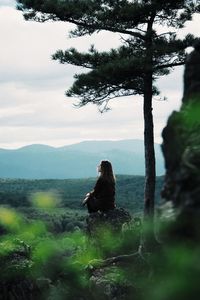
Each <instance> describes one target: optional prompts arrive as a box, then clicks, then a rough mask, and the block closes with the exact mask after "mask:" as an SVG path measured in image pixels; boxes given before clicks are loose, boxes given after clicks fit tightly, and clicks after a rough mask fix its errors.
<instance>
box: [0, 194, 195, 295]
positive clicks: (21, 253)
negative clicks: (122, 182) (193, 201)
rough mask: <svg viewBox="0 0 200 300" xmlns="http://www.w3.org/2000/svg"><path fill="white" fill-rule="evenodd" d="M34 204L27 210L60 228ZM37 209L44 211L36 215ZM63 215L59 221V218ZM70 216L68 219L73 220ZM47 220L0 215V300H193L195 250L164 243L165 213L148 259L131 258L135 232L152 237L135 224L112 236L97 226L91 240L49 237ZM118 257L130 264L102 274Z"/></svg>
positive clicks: (9, 212)
mask: <svg viewBox="0 0 200 300" xmlns="http://www.w3.org/2000/svg"><path fill="white" fill-rule="evenodd" d="M36 196H37V197H36V199H37V201H36V202H34V201H33V203H34V204H36V207H33V208H32V209H33V210H34V209H35V210H38V211H39V213H41V215H43V216H44V215H45V216H46V217H47V216H48V218H50V217H52V216H54V217H55V218H56V217H57V218H58V219H59V218H60V220H59V222H60V221H62V220H63V213H64V212H63V211H62V213H61V212H60V208H58V207H57V205H59V202H58V201H57V200H56V199H55V202H54V200H53V199H54V198H53V197H50V196H49V194H47V195H44V194H37V195H36ZM42 199H45V201H44V202H42V201H43V200H42ZM48 199H50V201H49V202H50V204H51V205H49V202H48V201H47V200H48ZM38 203H39V204H40V203H43V204H44V203H45V206H44V205H42V208H41V207H39V208H38ZM45 207H46V208H45ZM49 208H51V209H50V210H49ZM168 208H169V210H170V211H171V210H172V208H171V206H169V207H168ZM68 213H69V214H70V213H71V215H72V214H73V213H74V212H72V211H69V212H68ZM65 214H66V215H65ZM64 215H65V216H66V218H67V211H65V213H64ZM78 216H80V215H79V213H78V212H75V215H74V218H77V217H78ZM82 217H83V219H84V216H82ZM48 218H46V219H45V218H43V221H42V220H41V216H40V217H39V218H35V219H34V218H32V219H30V218H27V217H24V216H23V214H22V213H21V214H19V212H17V211H15V210H13V209H10V208H7V207H2V208H1V211H0V224H1V228H2V231H1V235H0V268H1V273H0V299H2V300H5V299H20V300H21V299H22V300H23V299H41V300H43V299H50V300H51V299H54V300H55V299H56V300H57V299H58V300H66V299H75V300H84V299H91V300H99V299H105V300H106V299H117V300H118V299H120V300H121V299H125V300H129V299H130V300H131V299H133V297H134V299H136V300H147V299H148V300H175V299H178V300H179V299H181V300H182V299H183V300H184V299H187V300H188V298H191V297H194V295H198V294H199V292H200V286H199V283H198V280H199V278H200V266H199V250H200V249H199V245H197V244H193V245H191V244H188V245H187V244H186V243H182V244H181V243H180V242H178V241H177V242H176V241H174V242H173V244H170V243H169V233H170V228H171V226H173V222H175V218H174V215H173V214H171V213H170V214H168V213H167V214H164V213H160V218H161V219H158V224H156V228H157V235H158V237H159V240H162V244H157V247H155V248H154V251H152V252H151V253H147V252H144V253H141V252H140V251H138V249H140V242H141V232H143V233H145V236H146V237H148V233H149V234H150V233H151V232H152V230H151V228H150V226H149V224H143V223H142V221H141V219H140V218H139V217H135V218H133V220H132V221H131V222H130V223H128V224H124V226H123V228H122V232H121V233H120V234H119V233H118V234H117V233H116V232H113V230H112V229H110V228H109V227H108V226H106V228H105V227H103V226H101V227H99V228H97V231H96V237H94V236H93V237H92V238H91V237H90V236H88V235H87V233H86V231H85V230H81V228H80V227H78V226H75V227H73V229H71V230H67V229H66V228H65V230H64V231H62V230H61V231H59V232H57V231H55V230H49V229H52V228H51V226H49V220H48ZM57 221H58V220H57ZM133 253H135V255H132V254H133ZM124 254H126V255H130V259H129V256H127V257H126V259H125V260H123V259H122V260H121V261H120V260H119V262H117V261H116V262H115V263H111V264H110V265H105V266H102V263H103V262H105V260H106V259H108V258H111V257H113V256H114V257H118V256H124Z"/></svg>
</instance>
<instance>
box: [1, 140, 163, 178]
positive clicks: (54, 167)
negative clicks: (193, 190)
mask: <svg viewBox="0 0 200 300" xmlns="http://www.w3.org/2000/svg"><path fill="white" fill-rule="evenodd" d="M155 153H156V160H157V175H163V174H164V163H163V157H162V153H161V150H160V145H158V144H155ZM103 159H108V160H110V161H111V162H112V164H113V168H114V171H115V173H116V174H127V175H144V147H143V141H141V140H121V141H84V142H81V143H77V144H73V145H69V146H64V147H59V148H54V147H50V146H47V145H36V144H35V145H30V146H25V147H22V148H20V149H14V150H6V149H0V177H1V178H25V179H45V178H52V179H64V178H86V177H94V176H96V175H97V172H96V166H97V165H98V164H99V162H100V161H101V160H103Z"/></svg>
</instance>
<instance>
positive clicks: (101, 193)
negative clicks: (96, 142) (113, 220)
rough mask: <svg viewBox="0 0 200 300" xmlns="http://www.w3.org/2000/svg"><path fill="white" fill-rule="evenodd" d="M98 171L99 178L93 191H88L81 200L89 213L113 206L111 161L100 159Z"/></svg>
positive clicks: (106, 209) (113, 177) (113, 183)
mask: <svg viewBox="0 0 200 300" xmlns="http://www.w3.org/2000/svg"><path fill="white" fill-rule="evenodd" d="M98 172H99V178H98V180H97V182H96V184H95V187H94V189H93V191H91V192H90V193H88V194H87V195H86V198H85V199H84V201H83V205H85V204H87V208H88V212H89V213H92V212H97V211H101V212H105V211H108V210H110V209H114V208H115V176H114V174H113V169H112V165H111V163H110V162H109V161H107V160H102V161H101V163H100V165H99V166H98Z"/></svg>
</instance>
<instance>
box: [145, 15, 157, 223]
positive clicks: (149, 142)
mask: <svg viewBox="0 0 200 300" xmlns="http://www.w3.org/2000/svg"><path fill="white" fill-rule="evenodd" d="M152 25H153V18H152V19H151V20H150V21H149V23H148V28H147V35H146V63H145V68H146V74H145V76H144V105H143V114H144V152H145V186H144V218H149V219H150V220H153V217H154V196H155V183H156V171H155V151H154V126H153V114H152V110H153V108H152V95H153V92H152V86H153V70H152V66H153V55H152Z"/></svg>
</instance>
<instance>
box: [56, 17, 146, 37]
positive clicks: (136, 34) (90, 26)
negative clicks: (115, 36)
mask: <svg viewBox="0 0 200 300" xmlns="http://www.w3.org/2000/svg"><path fill="white" fill-rule="evenodd" d="M61 21H62V20H61ZM63 21H66V22H70V23H73V24H75V25H77V26H82V27H85V28H88V29H94V30H106V31H111V32H117V33H123V34H129V35H131V36H134V37H136V38H139V39H142V40H145V36H144V35H142V34H141V33H139V32H136V31H131V30H125V29H119V28H114V27H111V26H103V25H98V24H88V23H87V22H83V21H76V20H73V19H70V18H64V20H63Z"/></svg>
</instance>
